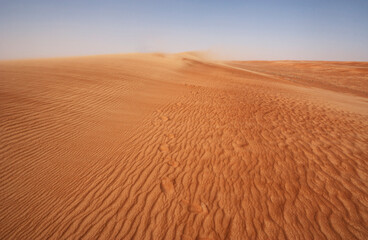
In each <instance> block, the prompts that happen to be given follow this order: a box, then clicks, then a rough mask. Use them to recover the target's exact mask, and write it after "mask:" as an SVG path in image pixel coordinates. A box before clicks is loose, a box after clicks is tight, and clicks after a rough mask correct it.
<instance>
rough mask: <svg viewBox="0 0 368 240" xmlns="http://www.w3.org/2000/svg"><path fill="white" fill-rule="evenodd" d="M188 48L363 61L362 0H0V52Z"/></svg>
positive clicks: (366, 34) (365, 26) (366, 55)
mask: <svg viewBox="0 0 368 240" xmlns="http://www.w3.org/2000/svg"><path fill="white" fill-rule="evenodd" d="M189 50H212V51H215V52H217V53H220V54H221V55H222V56H225V57H227V58H232V59H305V60H357V61H368V0H303V1H302V0H268V1H266V0H253V1H251V0H249V1H247V0H243V1H230V0H222V1H217V0H196V1H195V0H186V1H174V0H171V1H169V0H167V1H159V0H156V1H155V0H150V1H144V0H135V1H108V0H105V1H102V0H101V1H96V0H88V1H81V0H80V1H78V0H33V1H32V0H0V59H16V58H37V57H53V56H76V55H93V54H104V53H125V52H152V51H154V52H158V51H162V52H181V51H189Z"/></svg>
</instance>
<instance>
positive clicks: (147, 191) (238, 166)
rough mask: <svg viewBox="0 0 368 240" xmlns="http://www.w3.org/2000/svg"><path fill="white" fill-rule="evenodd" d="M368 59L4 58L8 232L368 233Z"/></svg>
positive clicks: (2, 170)
mask: <svg viewBox="0 0 368 240" xmlns="http://www.w3.org/2000/svg"><path fill="white" fill-rule="evenodd" d="M270 65H271V66H270ZM284 65H287V66H286V67H285V66H284ZM352 66H354V67H352ZM311 68H313V69H312V70H311ZM315 68H316V69H317V70H315ZM242 69H244V70H246V71H243V70H242ZM285 69H287V70H285ZM341 69H345V70H341ZM367 69H368V66H367V64H366V63H339V64H336V63H331V62H311V63H307V64H306V63H303V62H292V63H284V62H258V63H257V62H217V61H213V60H210V59H206V58H205V57H203V56H202V55H196V54H194V53H181V54H161V53H156V54H127V55H109V56H94V57H87V58H70V59H68V58H63V59H44V60H27V61H25V60H24V61H9V62H6V61H3V62H1V63H0V108H1V109H2V110H1V113H0V129H1V134H0V159H1V160H0V161H1V162H0V182H1V184H0V203H1V204H0V206H1V207H0V229H1V230H0V238H1V239H25V238H28V239H313V238H314V239H366V238H367V237H368V229H367V226H368V211H367V210H368V191H367V189H368V188H367V184H368V175H367V173H368V165H367V159H368V151H367V150H368V106H367V105H368V102H367V98H366V97H367V95H366V93H367V88H366V87H367V86H368V81H367V78H366V77H365V74H364V73H365V72H366V71H367ZM312 73H313V74H312ZM329 74H330V75H331V76H332V77H330V78H327V77H328V76H330V75H329ZM346 79H350V80H351V81H347V80H346Z"/></svg>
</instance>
